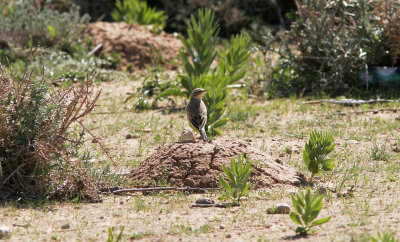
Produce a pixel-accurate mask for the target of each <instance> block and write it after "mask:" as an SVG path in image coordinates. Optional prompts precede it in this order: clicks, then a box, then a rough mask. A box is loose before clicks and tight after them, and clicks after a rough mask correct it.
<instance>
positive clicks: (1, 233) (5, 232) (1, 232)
mask: <svg viewBox="0 0 400 242" xmlns="http://www.w3.org/2000/svg"><path fill="white" fill-rule="evenodd" d="M10 233H11V230H10V228H8V227H6V226H2V227H0V238H2V237H6V236H9V235H10Z"/></svg>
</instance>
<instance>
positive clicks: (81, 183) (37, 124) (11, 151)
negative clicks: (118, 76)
mask: <svg viewBox="0 0 400 242" xmlns="http://www.w3.org/2000/svg"><path fill="white" fill-rule="evenodd" d="M32 72H33V71H27V72H26V73H30V74H32ZM0 85H1V86H2V88H1V89H0V167H1V169H0V170H1V172H0V193H1V194H2V197H3V198H7V197H14V196H18V197H22V198H31V197H41V198H43V197H46V196H47V197H52V198H54V197H59V198H74V197H77V196H80V197H82V198H86V199H90V200H98V199H99V197H98V194H97V192H96V186H95V182H94V180H93V179H92V177H91V176H90V172H89V170H88V169H86V168H85V167H82V165H81V164H82V163H81V162H80V161H77V159H79V158H80V155H79V152H78V151H79V146H80V144H81V141H82V140H81V139H82V135H77V134H74V133H72V132H71V131H70V130H69V128H70V127H71V125H73V124H76V123H78V124H81V120H82V119H83V117H84V116H85V115H87V114H88V113H89V112H91V111H92V110H93V108H94V105H95V103H96V100H97V99H98V97H99V95H100V93H96V94H95V93H93V92H92V90H91V88H90V86H89V80H87V82H86V83H85V84H81V85H80V86H76V87H70V88H67V89H59V90H56V89H53V88H52V87H51V85H50V83H49V82H48V81H47V80H46V79H44V78H38V79H37V80H32V79H31V76H30V75H28V74H25V75H22V79H15V78H13V77H10V76H8V75H7V74H6V73H4V72H3V73H1V74H0Z"/></svg>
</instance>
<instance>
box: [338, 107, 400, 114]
mask: <svg viewBox="0 0 400 242" xmlns="http://www.w3.org/2000/svg"><path fill="white" fill-rule="evenodd" d="M385 111H392V112H398V111H400V108H381V109H371V110H366V111H353V112H347V113H343V112H338V113H337V114H339V115H350V114H363V113H378V112H385Z"/></svg>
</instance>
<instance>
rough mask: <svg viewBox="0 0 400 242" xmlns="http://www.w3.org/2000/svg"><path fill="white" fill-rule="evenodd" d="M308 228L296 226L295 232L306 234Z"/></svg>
mask: <svg viewBox="0 0 400 242" xmlns="http://www.w3.org/2000/svg"><path fill="white" fill-rule="evenodd" d="M308 230H309V229H307V228H306V227H297V228H296V233H298V234H302V235H306V234H307V232H308Z"/></svg>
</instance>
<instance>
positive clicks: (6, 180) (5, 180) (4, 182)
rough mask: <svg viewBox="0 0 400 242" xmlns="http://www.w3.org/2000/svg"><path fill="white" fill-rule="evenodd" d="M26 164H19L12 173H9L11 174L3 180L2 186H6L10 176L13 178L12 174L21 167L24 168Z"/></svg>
mask: <svg viewBox="0 0 400 242" xmlns="http://www.w3.org/2000/svg"><path fill="white" fill-rule="evenodd" d="M26 164H27V163H23V164H21V165H20V166H18V167H17V169H15V170H14V171H13V172H11V174H10V175H9V176H8V177H7V178H6V179H4V181H3V185H4V184H6V182H8V180H10V178H11V177H12V176H14V174H15V173H16V172H17V171H18V170H19V169H21V168H22V167H24V166H25V165H26Z"/></svg>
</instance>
